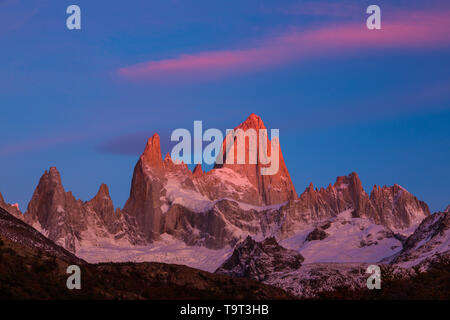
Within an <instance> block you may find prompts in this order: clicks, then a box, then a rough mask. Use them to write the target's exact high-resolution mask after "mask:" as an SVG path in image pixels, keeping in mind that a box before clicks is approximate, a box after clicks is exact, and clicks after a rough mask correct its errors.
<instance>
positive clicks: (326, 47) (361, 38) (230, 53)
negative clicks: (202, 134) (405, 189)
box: [117, 11, 450, 80]
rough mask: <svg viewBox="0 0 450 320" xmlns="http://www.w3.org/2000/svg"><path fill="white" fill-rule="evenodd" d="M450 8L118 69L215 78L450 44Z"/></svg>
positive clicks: (134, 74) (127, 74)
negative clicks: (318, 59)
mask: <svg viewBox="0 0 450 320" xmlns="http://www.w3.org/2000/svg"><path fill="white" fill-rule="evenodd" d="M449 16H450V12H448V11H447V12H446V11H442V12H437V11H435V12H409V13H403V14H400V15H397V17H395V19H390V20H388V21H387V19H383V20H382V29H381V30H368V29H367V28H366V26H365V23H364V22H360V23H340V24H337V23H334V24H333V25H327V26H324V27H320V28H316V29H313V30H291V31H289V32H286V33H284V34H281V35H279V36H277V37H271V38H267V39H264V40H263V41H260V42H259V44H258V45H255V46H253V47H247V48H243V49H234V50H219V51H208V52H198V53H194V54H182V55H180V56H179V57H177V58H171V59H164V60H155V61H148V62H144V63H140V64H136V65H132V66H129V67H125V68H121V69H118V70H117V73H118V74H119V75H120V76H122V77H124V78H127V79H136V80H139V79H153V80H165V79H169V80H170V79H180V78H181V79H183V78H185V77H186V78H189V79H191V80H192V78H207V79H209V78H215V77H223V76H227V75H230V74H241V73H245V72H251V71H258V70H266V69H269V68H275V67H277V66H280V65H286V64H288V63H292V62H301V61H305V60H307V59H313V58H316V57H321V58H333V57H336V56H340V55H346V54H347V55H348V54H356V53H359V52H360V51H359V50H364V49H366V50H367V49H373V50H386V49H430V48H436V47H440V46H448V45H449V44H450V33H449V32H448V30H450V20H449V19H448V17H449Z"/></svg>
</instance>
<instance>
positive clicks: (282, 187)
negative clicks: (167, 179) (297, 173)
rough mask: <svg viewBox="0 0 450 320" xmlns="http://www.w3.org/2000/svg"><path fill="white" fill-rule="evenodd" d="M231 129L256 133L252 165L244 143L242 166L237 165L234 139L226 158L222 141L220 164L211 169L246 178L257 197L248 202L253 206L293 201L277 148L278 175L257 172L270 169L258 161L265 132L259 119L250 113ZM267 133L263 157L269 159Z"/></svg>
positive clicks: (236, 145) (291, 184)
mask: <svg viewBox="0 0 450 320" xmlns="http://www.w3.org/2000/svg"><path fill="white" fill-rule="evenodd" d="M234 130H235V131H237V130H242V131H243V132H244V134H245V133H248V132H249V131H250V130H254V132H255V133H256V135H255V136H256V141H257V142H256V148H255V150H256V164H251V163H250V157H251V148H250V143H249V142H248V141H246V142H245V148H244V157H245V164H239V163H238V151H237V150H238V139H237V138H236V137H235V138H234V142H233V148H234V153H233V156H231V155H230V152H229V149H228V150H227V145H226V138H225V140H224V142H223V144H222V149H223V157H222V164H216V165H215V168H229V169H231V170H233V171H234V172H236V173H238V174H239V175H240V176H242V177H244V178H246V179H247V180H248V181H249V182H250V184H251V185H252V186H254V188H255V189H256V191H257V197H255V198H252V199H251V201H252V203H253V204H257V205H271V204H277V203H282V202H285V201H288V200H292V199H296V198H297V193H296V191H295V187H294V185H293V183H292V180H291V176H290V174H289V171H288V169H287V167H286V164H285V162H284V158H283V154H282V152H281V147H280V148H279V151H278V152H279V168H278V172H277V173H276V174H274V175H263V174H262V173H261V169H262V168H267V167H268V166H270V164H264V161H262V159H261V158H260V151H261V150H260V148H261V144H260V130H267V128H266V126H265V125H264V123H263V121H262V120H261V118H260V117H259V116H257V115H256V114H251V115H250V116H249V117H248V118H247V120H245V121H244V122H243V123H241V124H240V125H239V126H237V127H236V128H234ZM269 134H270V132H268V133H267V138H266V140H267V141H266V146H267V154H268V156H269V157H270V155H271V143H272V142H271V141H270V140H269ZM276 139H277V138H276ZM228 161H231V162H232V164H229V163H228ZM247 202H249V199H247Z"/></svg>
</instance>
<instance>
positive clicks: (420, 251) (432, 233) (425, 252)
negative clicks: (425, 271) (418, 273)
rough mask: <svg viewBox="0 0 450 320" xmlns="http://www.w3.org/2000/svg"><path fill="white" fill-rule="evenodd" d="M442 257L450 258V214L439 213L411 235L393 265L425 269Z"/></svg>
mask: <svg viewBox="0 0 450 320" xmlns="http://www.w3.org/2000/svg"><path fill="white" fill-rule="evenodd" d="M442 256H446V257H448V258H450V213H449V212H438V213H434V214H432V215H431V216H429V217H427V218H426V219H424V220H423V221H422V223H421V224H420V225H419V226H418V227H417V229H416V230H415V231H414V233H413V234H412V235H410V236H409V237H408V238H407V239H406V241H405V243H404V245H403V249H402V251H401V252H399V253H398V254H397V255H396V256H395V258H394V259H393V260H392V263H393V264H398V265H401V266H404V267H411V266H415V265H418V264H421V265H422V267H425V268H426V266H427V265H428V264H429V263H430V262H432V261H434V260H437V259H439V258H440V257H442Z"/></svg>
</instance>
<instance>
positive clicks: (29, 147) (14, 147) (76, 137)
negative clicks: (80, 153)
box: [0, 133, 89, 156]
mask: <svg viewBox="0 0 450 320" xmlns="http://www.w3.org/2000/svg"><path fill="white" fill-rule="evenodd" d="M88 137H89V135H88V134H80V133H69V134H59V135H52V136H48V137H41V138H36V139H29V140H24V141H19V142H15V143H11V144H6V145H3V146H0V156H9V155H14V154H18V153H24V152H30V151H36V150H41V149H45V148H50V147H54V146H59V145H64V144H68V143H72V142H76V141H82V140H84V139H87V138H88Z"/></svg>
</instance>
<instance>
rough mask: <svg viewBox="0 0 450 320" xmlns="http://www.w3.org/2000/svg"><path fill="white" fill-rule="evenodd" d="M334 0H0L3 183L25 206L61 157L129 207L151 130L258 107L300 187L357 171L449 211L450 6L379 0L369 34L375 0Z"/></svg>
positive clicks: (81, 178) (61, 165)
mask: <svg viewBox="0 0 450 320" xmlns="http://www.w3.org/2000/svg"><path fill="white" fill-rule="evenodd" d="M336 3H337V2H336V1H331V0H329V1H276V2H275V1H252V0H248V1H215V0H214V1H211V0H209V1H187V0H184V1H169V0H164V1H163V0H161V1H132V0H130V1H127V2H126V6H123V1H107V2H101V3H100V1H84V0H76V1H55V0H54V1H34V0H29V1H21V0H0V119H1V120H2V121H1V124H2V125H1V126H0V135H1V137H2V138H1V139H0V192H1V193H2V194H3V195H4V197H5V198H6V200H7V201H8V202H18V203H19V204H20V206H21V209H22V210H24V207H26V205H27V203H28V201H29V200H30V199H31V196H32V193H33V191H34V188H35V187H36V185H37V183H38V180H39V177H40V176H41V175H42V173H43V172H44V170H46V169H48V168H49V167H50V166H56V167H57V168H58V169H59V171H60V172H61V175H62V178H63V183H64V186H65V188H66V190H71V191H72V192H73V193H74V194H75V196H76V197H78V198H81V199H83V200H88V199H90V198H91V197H93V196H94V195H95V193H96V192H97V190H98V188H99V185H100V184H101V183H106V184H108V186H109V187H110V192H111V195H112V197H113V200H114V202H115V204H116V205H117V206H120V207H122V206H123V204H124V203H125V201H126V199H127V197H128V194H129V188H130V183H131V177H132V173H133V168H134V165H135V163H136V161H137V158H138V156H139V154H140V153H141V152H142V151H143V149H144V147H145V141H146V138H148V137H149V136H150V135H152V134H153V133H154V132H158V133H160V135H161V136H162V137H163V139H164V138H166V139H167V137H168V136H169V135H170V132H171V131H172V130H174V129H176V128H179V127H183V128H187V129H191V128H192V127H193V121H194V120H202V121H203V126H204V128H211V127H214V128H219V129H222V130H225V129H226V128H233V127H235V126H236V125H238V124H239V123H240V122H242V121H243V120H245V118H246V117H247V116H248V115H249V114H250V113H253V112H254V113H256V114H258V115H260V116H261V117H262V119H263V120H264V122H265V124H266V126H267V127H269V128H279V129H280V140H281V146H282V150H283V154H284V158H285V160H286V163H287V166H288V169H289V171H290V173H291V176H292V178H293V181H294V184H295V186H296V189H297V192H298V193H301V192H303V190H304V189H305V188H306V186H307V185H308V184H309V182H311V181H312V182H313V183H314V185H315V186H318V187H321V186H326V185H328V183H330V182H334V180H335V178H336V176H338V175H345V174H348V173H350V172H351V171H356V172H358V174H359V176H360V178H361V179H362V182H363V185H364V187H365V189H366V191H367V192H370V190H371V189H372V186H373V184H377V185H392V184H394V183H398V184H400V185H402V186H403V187H405V188H406V189H408V190H409V191H410V192H412V193H413V194H414V195H416V196H417V197H418V198H419V199H421V200H424V201H426V202H427V203H428V204H429V205H430V208H431V210H432V211H437V210H442V209H444V208H445V207H446V206H447V205H448V204H450V179H449V178H450V165H449V160H448V159H450V129H449V127H450V126H449V123H450V72H449V71H450V59H449V58H450V39H449V36H448V35H446V34H447V33H449V32H448V30H449V29H448V27H449V24H448V23H446V22H445V19H443V18H446V17H448V13H449V12H450V5H448V4H446V2H445V1H430V2H427V3H426V4H425V3H424V1H416V0H414V1H377V4H378V5H379V6H380V7H381V9H382V30H383V33H378V34H374V33H372V34H369V32H377V31H369V30H367V29H364V28H365V19H366V17H367V14H365V9H366V8H367V6H368V5H369V4H372V3H371V2H368V1H339V6H336ZM70 4H78V5H79V6H80V7H81V11H82V30H80V31H69V30H67V29H66V27H65V19H66V17H67V15H66V13H65V11H66V8H67V6H68V5H70ZM446 20H448V19H446ZM359 27H361V28H359ZM366 33H367V35H366ZM323 35H325V36H323ZM321 36H322V37H321ZM323 37H325V41H324V40H323ZM205 59H206V60H207V62H206V64H205V63H204V61H205ZM163 144H164V146H163V152H165V151H168V145H167V141H166V142H164V141H163Z"/></svg>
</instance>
